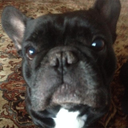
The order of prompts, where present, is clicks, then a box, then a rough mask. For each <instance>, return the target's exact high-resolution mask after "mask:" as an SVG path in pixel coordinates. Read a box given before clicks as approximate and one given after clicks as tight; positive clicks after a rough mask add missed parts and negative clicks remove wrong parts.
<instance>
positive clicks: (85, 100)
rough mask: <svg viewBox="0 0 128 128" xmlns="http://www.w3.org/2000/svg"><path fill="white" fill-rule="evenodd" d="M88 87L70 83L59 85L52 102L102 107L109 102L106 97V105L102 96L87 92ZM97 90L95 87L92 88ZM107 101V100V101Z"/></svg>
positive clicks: (66, 105) (62, 104) (55, 103)
mask: <svg viewBox="0 0 128 128" xmlns="http://www.w3.org/2000/svg"><path fill="white" fill-rule="evenodd" d="M86 90H87V89H86V87H82V88H80V87H73V86H71V85H69V84H63V85H61V87H59V88H58V89H57V90H56V91H55V92H54V94H53V96H52V100H51V101H52V104H54V105H61V106H64V107H67V108H68V107H70V106H72V105H79V104H82V105H88V106H90V107H93V108H100V107H102V106H104V105H107V104H108V101H107V100H106V99H104V105H103V104H101V102H100V101H101V98H102V96H101V97H98V96H96V95H93V94H92V95H91V94H87V93H88V92H87V91H86ZM91 91H92V92H93V91H95V90H94V89H92V90H91ZM105 101H106V102H105Z"/></svg>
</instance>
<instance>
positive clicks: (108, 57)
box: [2, 0, 121, 128]
mask: <svg viewBox="0 0 128 128" xmlns="http://www.w3.org/2000/svg"><path fill="white" fill-rule="evenodd" d="M120 8H121V5H120V2H119V0H96V2H95V4H94V6H93V7H92V8H90V9H89V10H79V11H74V12H67V13H64V14H47V15H43V16H40V17H38V18H36V19H33V18H29V17H26V16H25V15H24V14H22V13H21V12H20V11H19V10H18V9H16V8H15V7H12V6H7V7H5V9H4V11H3V13H2V26H3V29H4V31H5V32H6V33H7V35H8V36H9V37H10V38H11V39H12V41H13V42H14V44H15V46H16V49H17V52H18V53H19V54H20V56H21V57H22V59H23V61H22V72H23V77H24V79H25V81H26V83H27V90H26V109H27V111H28V113H29V114H30V116H31V118H32V120H33V122H34V123H35V125H37V126H38V127H40V128H87V127H89V126H90V125H91V124H93V122H95V121H96V120H98V119H99V118H100V117H102V116H103V115H104V114H105V113H106V112H107V111H108V108H109V104H110V97H111V94H110V82H111V81H112V78H113V74H114V71H115V69H116V58H115V54H114V50H113V47H112V45H113V43H114V41H115V39H116V24H117V21H118V17H119V13H120Z"/></svg>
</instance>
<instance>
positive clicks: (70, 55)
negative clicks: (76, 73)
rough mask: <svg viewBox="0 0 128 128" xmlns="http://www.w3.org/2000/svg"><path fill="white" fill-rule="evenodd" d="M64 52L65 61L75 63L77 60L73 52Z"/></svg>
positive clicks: (70, 63)
mask: <svg viewBox="0 0 128 128" xmlns="http://www.w3.org/2000/svg"><path fill="white" fill-rule="evenodd" d="M65 54H66V63H67V64H68V65H72V64H75V63H76V62H77V61H78V58H77V57H76V55H75V54H74V53H73V52H65Z"/></svg>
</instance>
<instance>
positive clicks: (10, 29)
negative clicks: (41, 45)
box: [1, 6, 27, 51]
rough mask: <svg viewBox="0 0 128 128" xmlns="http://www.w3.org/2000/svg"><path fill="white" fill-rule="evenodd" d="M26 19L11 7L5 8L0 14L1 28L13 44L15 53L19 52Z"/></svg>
mask: <svg viewBox="0 0 128 128" xmlns="http://www.w3.org/2000/svg"><path fill="white" fill-rule="evenodd" d="M26 20H27V17H26V16H25V15H23V14H22V13H21V12H20V11H19V10H18V9H16V8H15V7H13V6H7V7H5V9H4V11H3V13H2V18H1V22H2V27H3V29H4V31H5V32H6V33H7V34H8V36H9V37H10V38H11V39H12V41H13V42H14V43H15V46H16V48H17V51H20V50H21V42H22V40H23V36H24V32H25V24H26Z"/></svg>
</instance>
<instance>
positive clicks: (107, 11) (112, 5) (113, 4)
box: [94, 0, 121, 34]
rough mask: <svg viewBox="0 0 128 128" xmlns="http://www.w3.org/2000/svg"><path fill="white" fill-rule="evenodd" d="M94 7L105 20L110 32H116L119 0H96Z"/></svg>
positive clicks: (119, 6)
mask: <svg viewBox="0 0 128 128" xmlns="http://www.w3.org/2000/svg"><path fill="white" fill-rule="evenodd" d="M94 8H95V9H97V10H98V12H99V13H100V15H101V17H103V18H104V19H105V21H106V22H107V24H108V26H109V28H110V30H111V32H112V34H115V32H116V24H117V21H118V18H119V14H120V9H121V4H120V1H119V0H97V1H96V3H95V5H94Z"/></svg>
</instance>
